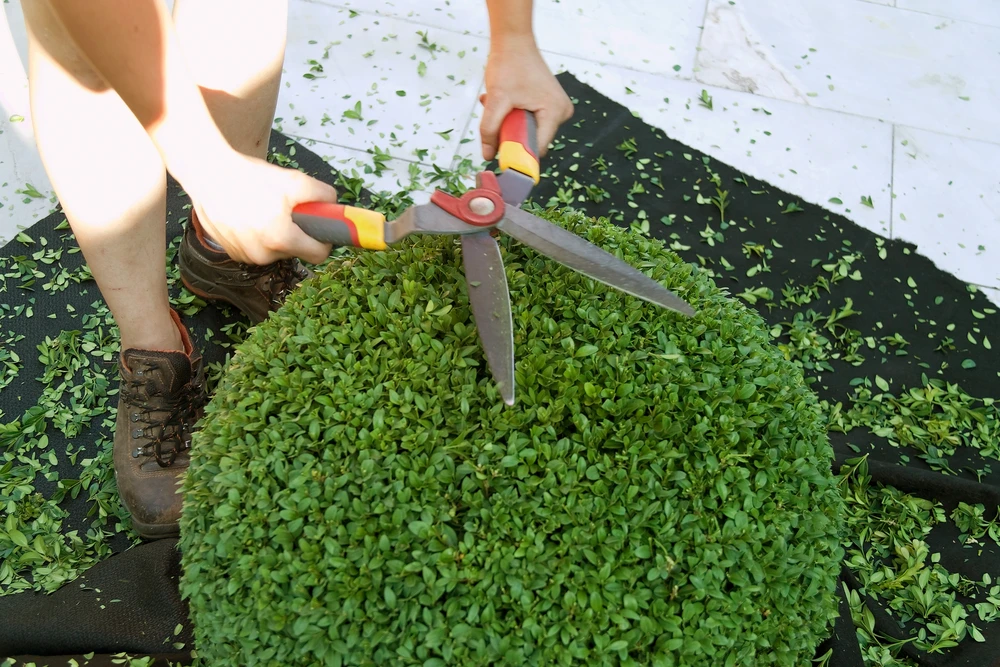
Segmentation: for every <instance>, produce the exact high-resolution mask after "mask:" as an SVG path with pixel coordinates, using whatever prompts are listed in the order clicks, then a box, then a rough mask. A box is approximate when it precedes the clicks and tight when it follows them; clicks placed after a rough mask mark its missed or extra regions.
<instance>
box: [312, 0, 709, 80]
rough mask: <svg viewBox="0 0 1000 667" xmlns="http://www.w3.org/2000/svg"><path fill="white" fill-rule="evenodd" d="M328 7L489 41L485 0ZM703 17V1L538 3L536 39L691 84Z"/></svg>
mask: <svg viewBox="0 0 1000 667" xmlns="http://www.w3.org/2000/svg"><path fill="white" fill-rule="evenodd" d="M330 4H332V5H338V6H345V7H351V8H352V9H354V10H356V11H359V12H377V13H379V14H383V15H387V16H394V17H398V18H405V19H407V20H411V21H414V22H417V23H422V24H427V25H431V26H434V27H438V28H444V29H446V30H454V31H457V32H468V33H469V34H471V35H478V36H481V37H488V36H489V15H488V13H487V11H486V3H485V2H484V0H451V1H448V0H430V1H425V0H392V1H391V2H370V1H368V0H345V1H344V2H331V3H330ZM704 16H705V0H671V1H670V2H663V1H660V2H650V1H649V0H618V1H616V2H610V1H609V0H535V3H534V27H535V36H536V39H537V41H538V44H539V47H540V48H542V49H544V50H546V51H551V52H553V53H560V54H563V55H568V56H576V57H577V58H583V59H585V60H592V61H595V62H602V63H609V64H614V65H621V66H622V67H628V68H630V69H637V70H640V71H644V72H658V73H663V74H670V75H676V76H683V77H690V76H691V70H692V67H693V65H694V58H695V49H696V47H697V45H698V40H699V38H700V35H701V25H702V20H703V18H704ZM675 68H677V69H676V70H675Z"/></svg>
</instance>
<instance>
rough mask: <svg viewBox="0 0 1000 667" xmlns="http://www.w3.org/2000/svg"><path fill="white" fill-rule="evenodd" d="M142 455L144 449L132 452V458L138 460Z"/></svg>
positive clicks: (139, 448) (136, 449)
mask: <svg viewBox="0 0 1000 667" xmlns="http://www.w3.org/2000/svg"><path fill="white" fill-rule="evenodd" d="M141 455H142V447H136V448H135V449H133V450H132V458H134V459H137V458H139V456H141Z"/></svg>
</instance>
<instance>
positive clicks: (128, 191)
mask: <svg viewBox="0 0 1000 667" xmlns="http://www.w3.org/2000/svg"><path fill="white" fill-rule="evenodd" d="M23 6H24V15H25V20H26V22H27V28H28V57H29V60H28V77H29V81H30V91H31V114H32V121H33V122H34V126H35V133H36V141H37V144H38V149H39V153H40V154H41V157H42V161H43V163H44V165H45V169H46V171H47V172H48V175H49V178H50V179H51V181H52V184H53V187H54V189H55V192H56V195H57V196H58V198H59V202H60V204H61V205H62V208H63V212H64V213H65V215H66V218H67V219H68V220H69V223H70V226H71V228H72V230H73V234H74V235H75V236H76V240H77V243H79V245H80V249H81V250H82V252H83V255H84V257H85V258H86V260H87V263H88V265H89V266H90V269H91V271H92V273H93V275H94V279H95V280H96V281H97V285H98V287H99V288H100V290H101V294H102V295H103V296H104V299H105V301H106V302H107V304H108V307H109V308H110V309H111V313H112V315H113V316H114V318H115V322H116V323H117V324H118V328H119V329H120V331H121V340H122V346H123V349H124V348H126V347H136V348H140V349H159V350H180V349H181V336H180V333H179V331H178V330H177V327H176V326H175V325H174V323H173V320H172V319H171V315H170V309H169V308H170V307H169V303H168V300H167V278H166V271H165V261H166V260H165V253H166V243H165V240H164V238H165V235H164V216H165V214H166V172H165V170H164V167H163V161H162V159H161V158H160V155H159V153H158V152H157V150H156V147H155V146H154V145H153V143H152V141H151V140H150V138H149V136H148V135H147V134H146V131H145V130H144V129H143V127H142V125H141V124H140V123H139V121H138V120H136V118H135V116H134V115H133V113H132V112H131V111H130V110H129V108H128V107H127V106H126V105H125V103H124V102H123V101H122V100H121V98H120V97H119V96H118V94H117V93H116V92H115V91H114V90H112V89H111V88H109V87H108V85H107V84H106V83H105V81H104V80H103V79H102V78H101V76H100V75H99V74H97V72H95V71H94V70H93V68H92V67H91V66H90V65H89V64H88V63H87V62H86V61H85V59H84V58H83V57H82V56H81V55H80V53H79V52H78V51H77V49H76V48H75V47H74V46H73V42H72V40H70V39H69V38H68V36H67V35H66V33H65V30H64V29H63V28H62V26H61V24H60V23H59V22H58V21H57V20H56V19H55V17H54V15H52V14H51V13H50V12H49V7H48V5H47V3H45V2H39V1H37V0H29V1H26V2H24V3H23Z"/></svg>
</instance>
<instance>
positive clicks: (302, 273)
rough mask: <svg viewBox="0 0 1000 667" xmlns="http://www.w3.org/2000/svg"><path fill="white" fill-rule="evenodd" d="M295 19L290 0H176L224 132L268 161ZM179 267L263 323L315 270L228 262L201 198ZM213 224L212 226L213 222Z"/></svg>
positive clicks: (205, 290)
mask: <svg viewBox="0 0 1000 667" xmlns="http://www.w3.org/2000/svg"><path fill="white" fill-rule="evenodd" d="M287 21H288V6H287V1H286V0H214V1H213V2H204V1H202V0H176V3H175V4H174V29H175V31H176V33H177V37H178V40H179V42H180V46H181V48H182V50H183V51H184V54H185V56H186V58H187V59H188V61H189V62H191V63H198V66H197V68H196V69H195V68H192V70H193V73H194V76H195V78H196V80H197V83H198V85H199V86H200V88H201V92H202V95H203V97H204V98H205V102H206V104H207V105H208V108H209V110H210V111H211V114H212V117H213V119H214V120H215V123H216V125H217V126H218V127H219V130H220V131H221V132H222V134H223V135H224V136H225V137H226V140H227V141H228V142H229V143H230V144H231V145H232V146H233V148H235V149H236V150H238V151H239V152H241V153H243V154H244V155H248V156H251V157H256V158H264V157H266V156H267V148H268V140H269V138H270V134H271V125H272V123H273V121H274V111H275V108H276V106H277V102H278V88H279V85H280V83H281V67H282V64H283V63H284V55H285V39H286V30H287ZM192 203H193V208H194V211H192V215H191V225H190V226H189V227H188V229H187V230H186V231H185V235H184V241H183V243H181V247H180V252H179V256H178V262H179V264H180V269H181V279H182V280H183V281H184V284H185V285H186V286H187V287H188V289H190V290H191V291H193V292H195V293H196V294H198V295H200V296H202V297H204V298H207V299H213V300H217V301H224V302H227V303H230V304H232V305H235V306H236V307H237V308H239V309H240V310H241V311H243V312H244V313H245V314H246V315H247V316H249V318H250V320H251V322H253V323H257V322H260V321H261V320H263V319H264V318H266V317H267V315H268V313H269V312H270V311H272V310H274V309H275V308H277V307H278V306H279V305H280V304H281V303H282V302H283V300H284V297H285V296H286V295H287V293H288V292H289V291H290V290H291V289H293V288H294V287H295V286H296V285H297V284H298V282H299V281H301V280H302V279H304V278H305V277H307V276H308V275H309V272H308V271H307V270H306V269H305V268H304V267H303V266H302V265H301V264H300V263H299V262H298V261H296V260H284V261H281V262H279V263H278V264H276V265H272V266H266V267H260V266H255V265H247V264H241V263H239V262H235V261H232V260H230V259H229V257H228V256H227V255H225V254H224V253H223V252H222V251H221V247H220V246H218V245H215V244H213V243H212V241H211V239H210V238H209V237H208V234H207V233H205V232H204V230H203V228H202V223H203V222H204V221H205V220H206V216H205V212H204V209H203V208H202V207H201V202H199V201H198V199H197V198H196V197H195V198H194V201H193V202H192ZM209 222H212V221H211V220H209Z"/></svg>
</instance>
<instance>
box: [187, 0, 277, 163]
mask: <svg viewBox="0 0 1000 667" xmlns="http://www.w3.org/2000/svg"><path fill="white" fill-rule="evenodd" d="M173 18H174V29H175V31H176V32H177V37H178V39H179V40H180V44H181V48H182V49H183V51H184V54H185V56H186V57H187V59H188V62H190V63H192V73H193V74H194V76H195V78H196V79H197V82H198V85H199V86H200V87H201V92H202V95H203V96H204V97H205V102H206V103H207V104H208V108H209V110H210V111H211V112H212V118H214V119H215V123H216V125H218V126H219V129H220V130H221V131H222V134H223V135H224V136H225V137H226V139H227V140H228V141H229V143H230V144H231V145H232V147H233V148H235V149H236V150H238V151H240V152H241V153H243V154H244V155H250V156H253V157H259V158H263V157H266V156H267V142H268V138H269V137H270V134H271V124H272V123H273V121H274V111H275V108H276V106H277V103H278V86H279V85H280V83H281V67H282V64H283V63H284V56H285V38H286V32H287V24H288V3H287V0H212V2H205V1H204V0H176V1H175V3H174V14H173ZM195 63H197V66H194V64H195Z"/></svg>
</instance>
